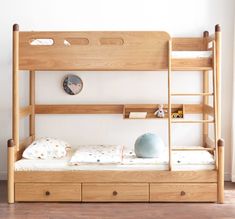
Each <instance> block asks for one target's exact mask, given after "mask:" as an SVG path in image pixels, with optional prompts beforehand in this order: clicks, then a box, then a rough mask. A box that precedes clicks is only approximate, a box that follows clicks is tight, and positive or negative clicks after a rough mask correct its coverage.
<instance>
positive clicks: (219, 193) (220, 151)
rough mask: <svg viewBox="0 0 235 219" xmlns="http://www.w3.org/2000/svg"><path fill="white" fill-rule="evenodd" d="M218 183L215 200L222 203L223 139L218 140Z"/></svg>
mask: <svg viewBox="0 0 235 219" xmlns="http://www.w3.org/2000/svg"><path fill="white" fill-rule="evenodd" d="M217 146H218V158H219V159H218V184H217V202H218V203H220V204H222V203H224V140H223V139H219V140H218V144H217Z"/></svg>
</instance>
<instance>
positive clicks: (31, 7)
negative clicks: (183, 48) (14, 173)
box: [0, 0, 234, 178]
mask: <svg viewBox="0 0 235 219" xmlns="http://www.w3.org/2000/svg"><path fill="white" fill-rule="evenodd" d="M233 7H234V3H233V0H227V1H223V0H191V1H188V0H178V1H176V0H165V1H161V0H148V1H141V0H135V1H131V0H129V1H128V0H119V1H111V0H100V1H92V0H86V1H79V0H67V1H62V0H61V1H58V0H57V1H55V0H51V1H46V0H41V1H38V2H37V3H36V2H35V1H30V0H21V1H17V0H8V1H5V2H4V4H3V3H2V4H1V7H0V21H1V28H0V36H1V38H0V48H1V56H0V69H1V71H0V72H1V76H0V87H1V90H2V92H1V95H0V124H1V125H0V145H1V147H0V149H1V152H0V157H1V159H0V178H5V177H6V153H7V150H6V141H7V139H9V138H10V137H11V80H12V77H11V39H12V38H11V34H12V32H11V31H12V24H13V23H16V22H17V23H19V24H20V29H21V30H165V31H168V32H169V33H170V34H171V35H172V36H201V34H202V32H203V31H204V30H209V31H210V32H213V31H214V25H215V24H217V23H220V24H221V25H222V31H223V42H222V47H223V52H222V56H223V59H222V74H223V75H222V88H223V89H222V97H223V99H222V104H223V108H222V109H223V112H222V113H223V116H222V118H223V123H222V127H223V128H222V135H223V137H224V138H225V141H226V159H225V161H226V163H225V167H226V171H225V172H226V174H227V175H226V176H227V177H229V174H230V172H231V159H230V154H231V153H230V152H231V147H230V145H231V133H230V130H231V120H230V115H231V100H232V98H231V93H232V80H231V79H232V52H233V51H232V41H233ZM76 73H77V74H78V75H80V77H81V78H82V79H83V81H84V90H83V91H82V93H81V94H79V95H78V96H75V97H71V96H68V95H66V94H64V92H63V91H62V89H61V87H60V83H61V79H62V78H63V76H64V75H65V74H66V72H62V73H58V72H56V73H51V74H43V73H41V74H40V73H38V74H37V79H39V80H38V82H37V102H38V103H49V102H52V103H65V102H66V103H92V102H95V103H138V102H140V103H141V102H145V103H151V102H155V101H158V102H165V101H166V93H165V94H164V95H162V92H166V89H167V87H166V74H164V73H163V72H161V73H147V72H146V73H144V74H141V73H130V72H129V73H121V74H118V73H115V72H112V73H105V72H100V73H96V72H89V73H86V72H81V73H79V72H76ZM177 75H178V77H177V78H176V77H174V89H175V90H178V91H189V90H191V91H192V90H194V91H199V90H200V88H201V87H200V86H197V85H196V84H197V83H196V82H200V80H201V76H199V75H200V74H195V73H192V74H187V75H185V74H183V73H178V74H177ZM183 76H184V77H183ZM22 78H23V80H22V83H21V87H23V89H22V98H21V102H22V104H26V102H27V95H26V90H27V83H26V81H25V79H27V74H25V75H24V74H22ZM107 82H108V83H107ZM198 84H199V83H198ZM185 85H187V86H186V87H185ZM192 85H194V86H192ZM178 101H179V100H178ZM194 101H196V100H194ZM187 102H189V99H187ZM24 126H26V125H24ZM36 128H37V135H38V136H45V135H47V136H54V137H60V138H63V139H65V140H68V141H70V142H71V143H72V144H78V143H79V144H82V143H90V144H92V143H121V144H127V145H132V144H133V142H134V140H135V138H136V137H137V136H138V135H140V134H141V133H143V132H147V131H155V132H158V133H159V134H160V135H161V136H162V137H163V139H164V140H165V141H166V138H167V136H166V134H167V132H166V130H167V124H166V122H156V121H142V122H140V121H124V120H122V119H121V116H117V115H108V116H98V115H94V116H79V115H78V116H71V115H66V116H50V117H48V116H38V117H37V126H36ZM200 129H201V128H200V127H196V128H193V127H192V126H191V125H188V126H187V127H182V126H180V128H177V129H176V128H175V129H174V130H175V132H174V137H175V143H176V144H189V143H190V144H192V145H193V144H194V145H195V144H197V145H198V144H200V141H201V139H200V137H199V134H195V133H196V131H200ZM22 135H25V131H24V129H22ZM185 135H186V136H190V137H189V138H187V139H186V140H183V141H182V139H183V136H185Z"/></svg>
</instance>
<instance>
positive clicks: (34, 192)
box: [15, 183, 81, 202]
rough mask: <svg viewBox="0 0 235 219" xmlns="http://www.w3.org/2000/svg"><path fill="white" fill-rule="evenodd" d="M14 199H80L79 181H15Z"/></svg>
mask: <svg viewBox="0 0 235 219" xmlns="http://www.w3.org/2000/svg"><path fill="white" fill-rule="evenodd" d="M15 200H16V201H63V202H65V201H81V184H80V183H16V184H15Z"/></svg>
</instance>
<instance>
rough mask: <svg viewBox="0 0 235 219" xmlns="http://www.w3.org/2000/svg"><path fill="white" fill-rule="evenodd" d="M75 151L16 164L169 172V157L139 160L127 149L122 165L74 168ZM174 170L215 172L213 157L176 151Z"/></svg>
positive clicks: (40, 168) (39, 167)
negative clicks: (55, 157)
mask: <svg viewBox="0 0 235 219" xmlns="http://www.w3.org/2000/svg"><path fill="white" fill-rule="evenodd" d="M72 154H73V151H72V152H70V153H69V154H68V156H66V157H65V158H63V159H55V160H41V159H38V160H28V159H21V160H19V161H16V162H15V170H16V171H76V170H168V155H167V153H166V155H165V156H163V157H161V158H148V159H143V158H137V157H136V156H135V154H134V152H133V150H131V149H128V148H125V149H124V153H123V159H122V163H121V164H82V165H76V166H72V165H69V160H70V158H71V156H72ZM172 154H173V157H172V159H173V170H176V171H177V170H213V169H214V168H215V165H214V163H215V162H214V159H213V156H212V155H211V154H210V153H209V152H208V151H174V152H172Z"/></svg>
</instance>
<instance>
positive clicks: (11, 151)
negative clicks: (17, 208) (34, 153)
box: [7, 139, 15, 203]
mask: <svg viewBox="0 0 235 219" xmlns="http://www.w3.org/2000/svg"><path fill="white" fill-rule="evenodd" d="M7 146H8V147H7V148H8V162H7V164H8V167H7V169H8V181H7V192H8V203H14V201H15V199H14V197H15V194H14V193H15V191H14V163H15V144H14V141H13V140H12V139H10V140H8V142H7Z"/></svg>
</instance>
